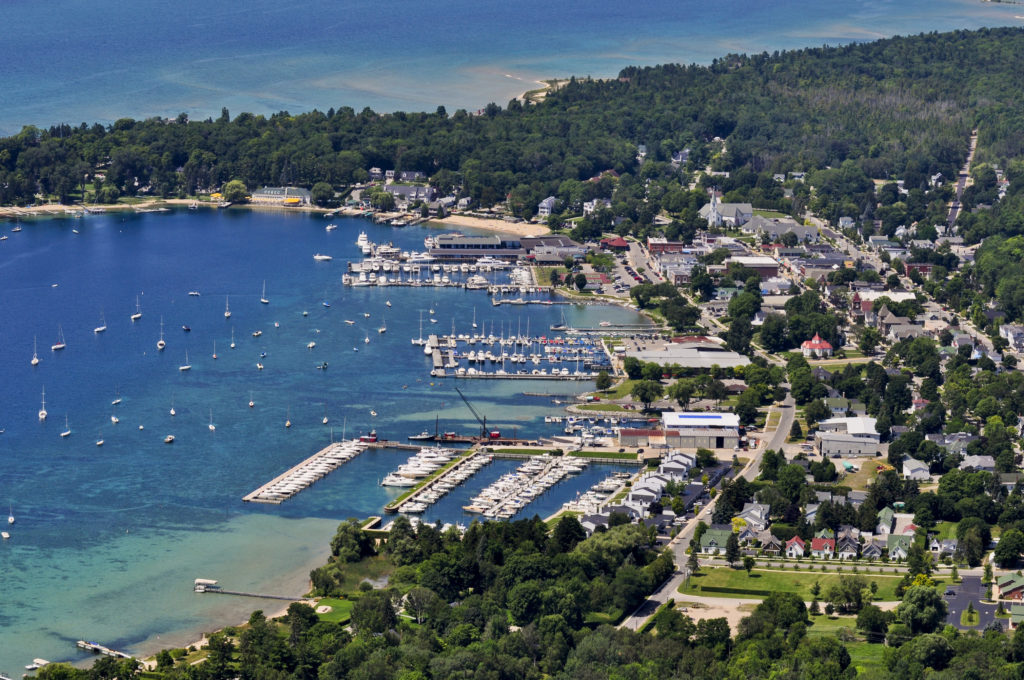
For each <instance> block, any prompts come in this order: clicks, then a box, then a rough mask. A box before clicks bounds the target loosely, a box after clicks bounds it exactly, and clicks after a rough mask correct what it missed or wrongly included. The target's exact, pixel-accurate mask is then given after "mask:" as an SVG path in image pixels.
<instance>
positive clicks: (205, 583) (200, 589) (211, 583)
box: [78, 578, 308, 654]
mask: <svg viewBox="0 0 1024 680" xmlns="http://www.w3.org/2000/svg"><path fill="white" fill-rule="evenodd" d="M192 591H193V592H196V593H211V594H213V595H238V596H240V597H258V598H261V599H264V600H285V601H287V602H303V601H305V600H306V599H308V598H305V597H290V596H288V595H270V594H268V593H246V592H243V591H241V590H224V589H223V588H221V587H220V586H219V585H218V584H217V582H216V581H215V580H213V579H208V578H197V579H196V580H195V582H194V584H193V586H192ZM78 646H79V647H81V646H82V643H81V642H79V643H78ZM118 654H120V652H118Z"/></svg>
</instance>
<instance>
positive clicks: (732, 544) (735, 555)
mask: <svg viewBox="0 0 1024 680" xmlns="http://www.w3.org/2000/svg"><path fill="white" fill-rule="evenodd" d="M739 558H740V541H739V538H738V537H737V536H736V534H734V533H730V534H729V539H728V540H727V541H726V542H725V560H726V561H727V562H728V563H729V564H734V563H735V562H736V560H738V559H739Z"/></svg>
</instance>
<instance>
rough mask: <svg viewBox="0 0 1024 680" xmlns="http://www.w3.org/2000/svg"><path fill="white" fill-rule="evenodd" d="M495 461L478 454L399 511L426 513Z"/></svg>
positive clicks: (452, 470)
mask: <svg viewBox="0 0 1024 680" xmlns="http://www.w3.org/2000/svg"><path fill="white" fill-rule="evenodd" d="M492 460H493V457H492V456H489V455H485V454H482V453H481V454H476V455H474V456H471V457H469V458H467V459H466V460H465V461H463V462H461V463H460V464H458V465H456V466H454V467H452V469H451V470H450V471H448V472H447V473H445V474H444V475H442V476H440V477H438V479H436V480H434V482H433V483H432V484H430V486H429V487H428V488H427V489H425V490H423V491H422V492H421V493H420V494H418V495H417V496H416V498H415V499H414V500H409V501H407V502H405V503H403V504H402V505H401V506H399V508H398V511H399V512H402V513H405V514H419V513H422V512H426V511H427V508H429V507H430V506H431V505H433V504H434V503H436V502H438V501H439V500H441V499H442V498H444V497H445V496H446V495H448V494H449V493H450V492H452V491H454V490H455V488H456V487H457V486H459V485H461V484H465V483H466V482H467V481H468V480H469V478H470V477H472V476H473V475H475V474H476V473H477V472H479V471H480V470H481V469H483V468H484V467H485V466H487V465H489V464H490V463H491V461H492Z"/></svg>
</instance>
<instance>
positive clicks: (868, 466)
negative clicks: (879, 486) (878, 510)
mask: <svg viewBox="0 0 1024 680" xmlns="http://www.w3.org/2000/svg"><path fill="white" fill-rule="evenodd" d="M874 460H879V461H880V460H881V459H873V460H865V461H860V460H858V461H857V463H858V464H860V469H859V470H857V471H856V472H854V473H853V474H852V475H846V476H845V477H843V479H842V482H841V483H842V485H843V486H848V487H850V488H851V489H853V490H854V491H867V489H868V486H869V485H870V484H871V483H872V482H874V481H875V477H877V476H878V469H877V468H878V463H877V462H874ZM837 467H840V466H837Z"/></svg>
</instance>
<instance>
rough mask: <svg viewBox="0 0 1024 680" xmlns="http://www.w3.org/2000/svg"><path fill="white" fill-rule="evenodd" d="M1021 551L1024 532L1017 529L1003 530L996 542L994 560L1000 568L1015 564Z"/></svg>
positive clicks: (1023, 547)
mask: <svg viewBox="0 0 1024 680" xmlns="http://www.w3.org/2000/svg"><path fill="white" fill-rule="evenodd" d="M1021 552H1024V533H1022V532H1021V531H1020V530H1019V529H1009V530H1008V531H1004V532H1003V534H1002V535H1001V536H1000V537H999V543H998V544H996V550H995V560H996V564H997V565H998V566H999V567H1000V568H1001V569H1010V568H1013V567H1015V566H1017V560H1019V559H1020V554H1021Z"/></svg>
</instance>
